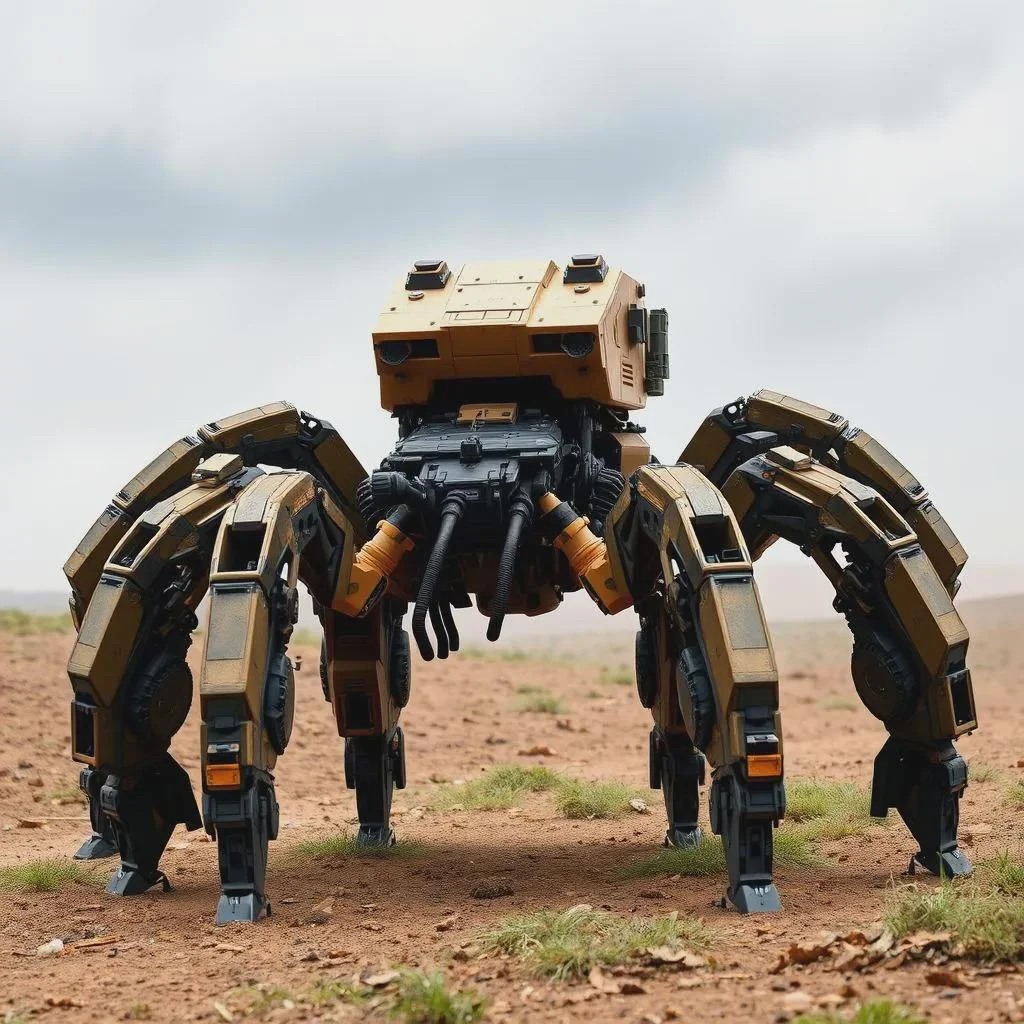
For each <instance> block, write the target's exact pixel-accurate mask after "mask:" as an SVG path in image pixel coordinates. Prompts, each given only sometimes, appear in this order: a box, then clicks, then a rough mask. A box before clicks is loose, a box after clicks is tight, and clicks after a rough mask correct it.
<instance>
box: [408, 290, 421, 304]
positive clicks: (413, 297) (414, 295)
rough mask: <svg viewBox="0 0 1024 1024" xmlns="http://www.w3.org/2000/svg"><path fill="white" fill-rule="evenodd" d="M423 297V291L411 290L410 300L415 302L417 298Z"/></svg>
mask: <svg viewBox="0 0 1024 1024" xmlns="http://www.w3.org/2000/svg"><path fill="white" fill-rule="evenodd" d="M422 298H423V292H409V301H410V302H415V301H416V300H417V299H422Z"/></svg>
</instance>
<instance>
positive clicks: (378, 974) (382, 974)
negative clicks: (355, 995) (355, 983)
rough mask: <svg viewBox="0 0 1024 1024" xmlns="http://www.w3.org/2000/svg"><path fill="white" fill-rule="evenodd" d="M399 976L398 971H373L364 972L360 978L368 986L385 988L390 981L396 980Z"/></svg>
mask: <svg viewBox="0 0 1024 1024" xmlns="http://www.w3.org/2000/svg"><path fill="white" fill-rule="evenodd" d="M399 977H400V975H399V973H398V971H374V972H373V973H371V974H364V975H363V976H362V978H361V979H360V980H361V981H362V983H363V984H364V985H369V986H370V988H386V987H387V986H388V985H390V984H391V983H392V982H395V981H398V979H399Z"/></svg>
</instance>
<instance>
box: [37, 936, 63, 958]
mask: <svg viewBox="0 0 1024 1024" xmlns="http://www.w3.org/2000/svg"><path fill="white" fill-rule="evenodd" d="M63 952H64V941H63V940H62V939H50V941H49V942H44V943H43V944H42V945H41V946H40V947H39V948H38V949H37V950H36V956H54V955H55V954H57V953H63Z"/></svg>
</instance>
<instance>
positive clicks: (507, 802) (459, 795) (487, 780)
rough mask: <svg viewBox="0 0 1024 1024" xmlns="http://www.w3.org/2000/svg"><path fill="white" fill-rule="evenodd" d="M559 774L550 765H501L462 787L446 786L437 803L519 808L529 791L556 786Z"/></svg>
mask: <svg viewBox="0 0 1024 1024" xmlns="http://www.w3.org/2000/svg"><path fill="white" fill-rule="evenodd" d="M559 782H560V779H559V776H558V775H557V774H556V773H555V772H553V771H552V770H551V769H550V768H545V767H543V766H535V767H532V768H524V767H522V765H518V764H501V765H497V766H496V767H494V768H491V769H490V770H489V771H487V772H485V773H484V774H483V775H481V776H480V778H478V779H471V780H470V781H469V782H466V783H464V784H463V785H461V786H446V787H445V788H444V789H443V790H442V791H441V792H440V793H439V794H438V796H437V799H436V800H435V802H434V806H435V807H437V808H439V809H441V810H446V809H451V808H455V807H462V808H465V809H466V810H472V811H496V810H497V811H501V810H507V809H508V808H509V807H515V806H516V804H517V802H519V801H521V800H522V799H523V797H524V796H526V795H527V794H528V793H543V792H547V791H548V790H552V789H556V788H557V787H558V785H559Z"/></svg>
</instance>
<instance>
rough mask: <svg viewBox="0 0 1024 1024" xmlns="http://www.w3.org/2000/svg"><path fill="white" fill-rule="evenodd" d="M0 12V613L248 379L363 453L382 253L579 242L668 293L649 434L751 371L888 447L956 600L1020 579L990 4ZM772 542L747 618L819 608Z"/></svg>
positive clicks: (540, 254) (1017, 27)
mask: <svg viewBox="0 0 1024 1024" xmlns="http://www.w3.org/2000/svg"><path fill="white" fill-rule="evenodd" d="M442 13H443V16H442ZM0 18H2V25H3V32H2V33H0V344H2V346H3V369H4V374H3V381H4V384H5V387H4V401H3V403H2V406H0V419H2V422H0V427H2V429H3V436H4V438H5V458H4V493H5V498H6V499H7V500H5V501H3V502H2V503H0V530H2V531H3V535H4V536H5V537H7V538H8V543H7V544H5V547H4V555H3V560H2V562H0V587H2V588H4V590H5V593H4V594H3V595H0V597H3V600H4V603H7V597H8V595H7V593H6V592H7V591H36V592H43V595H44V597H43V599H44V601H46V600H51V599H52V595H55V594H57V593H58V592H60V591H62V589H63V577H62V575H61V572H60V566H61V564H62V563H63V560H64V558H65V557H66V555H67V554H68V552H69V551H70V550H71V549H72V548H73V546H74V544H75V543H76V542H77V540H78V539H79V537H80V536H81V534H82V533H83V532H84V530H85V529H86V527H87V526H88V525H89V523H91V521H92V519H93V518H94V517H95V516H96V514H97V513H98V512H99V510H100V509H101V508H102V507H103V506H104V505H105V504H106V503H107V501H108V500H109V497H110V495H111V494H112V493H113V492H114V491H115V490H116V489H117V488H118V487H119V486H120V485H121V484H122V483H123V482H124V481H125V480H126V479H128V478H129V477H130V476H131V475H132V474H133V473H134V472H135V471H136V469H137V468H138V467H139V466H140V465H142V464H144V463H145V462H146V461H148V459H150V458H151V457H152V456H153V455H154V454H155V453H156V452H157V451H159V450H160V449H162V448H163V447H164V446H165V445H166V444H167V443H168V442H169V441H171V440H173V439H174V438H176V437H179V436H181V435H182V434H183V433H186V432H189V431H192V430H193V429H194V428H195V427H196V426H197V425H198V424H199V423H201V422H205V421H207V420H210V419H212V418H215V417H217V416H220V415H224V414H227V413H230V412H233V411H236V410H239V409H243V408H248V407H250V406H252V405H255V404H258V403H262V402H266V401H269V400H274V399H279V398H285V399H288V400H290V401H292V402H295V403H296V404H298V405H300V406H301V407H303V408H307V409H309V410H311V411H314V412H316V413H317V414H319V415H321V416H324V417H326V418H328V419H330V420H331V421H332V422H333V423H334V424H335V425H336V426H337V427H338V428H339V429H340V430H341V431H342V433H343V434H344V435H345V437H346V439H347V440H348V441H349V443H350V444H351V445H352V447H353V448H354V449H355V451H356V452H357V454H358V455H359V456H360V457H361V458H362V459H363V461H364V464H365V465H366V466H367V467H368V468H369V467H371V466H372V465H374V464H375V463H376V461H377V460H379V458H380V457H381V456H382V455H383V454H385V452H386V449H387V446H388V444H389V443H390V439H391V437H392V436H393V428H392V424H391V423H390V422H389V420H388V418H387V416H386V415H385V414H384V413H382V412H381V411H380V409H379V407H378V406H377V397H376V391H375V387H376V380H375V377H374V372H373V361H372V355H371V348H370V341H369V330H370V327H371V324H372V322H373V318H374V316H375V314H376V312H377V310H378V307H379V306H380V305H381V303H382V302H383V299H384V296H385V295H386V293H387V290H388V288H389V286H390V284H391V283H392V280H393V279H394V278H397V277H398V276H399V275H401V274H402V273H403V272H404V271H405V269H406V267H407V265H408V264H409V262H410V261H411V260H413V259H415V258H420V257H427V256H435V255H437V256H441V257H444V258H446V259H448V261H449V262H450V263H453V264H456V265H457V264H459V263H460V262H462V261H464V260H466V259H471V258H472V259H479V258H501V257H517V258H549V257H550V258H553V259H556V260H557V261H559V262H562V261H564V260H565V259H566V258H567V257H568V256H569V255H570V254H571V253H573V252H579V251H587V250H593V251H601V252H603V253H604V254H605V255H606V256H607V258H608V259H609V260H610V261H611V262H612V263H614V264H619V265H622V266H624V267H625V268H627V269H628V271H629V272H630V273H631V274H633V275H635V276H637V277H639V278H640V279H642V280H644V281H645V282H646V283H647V286H648V296H649V302H650V303H651V304H652V305H665V306H667V307H668V309H669V312H670V317H671V344H672V370H673V377H672V380H671V382H670V383H669V385H668V388H667V395H666V397H665V398H664V399H662V400H660V401H658V400H655V401H653V402H652V403H651V405H650V407H649V408H648V409H647V410H646V412H645V413H644V414H642V418H643V420H644V421H645V422H647V423H648V424H649V425H650V437H651V440H652V443H653V445H654V450H655V453H656V454H657V455H658V456H659V457H660V458H662V459H664V460H667V459H672V458H675V456H676V455H677V454H678V452H679V450H680V449H681V448H682V446H683V444H684V443H685V441H686V439H687V438H688V437H689V435H690V433H691V432H692V430H693V429H694V428H695V427H696V425H697V423H698V422H699V421H700V419H701V417H702V416H703V415H704V414H705V413H706V412H707V411H708V410H709V409H710V408H712V407H713V406H715V405H721V404H722V403H723V402H726V401H729V400H731V399H732V398H734V397H735V396H737V395H739V394H741V393H749V392H751V391H752V390H755V389H756V388H758V387H761V386H767V387H771V388H775V389H779V390H782V391H787V392H789V393H792V394H795V395H798V396H800V397H802V398H805V399H807V400H810V401H813V402H816V403H818V404H821V405H825V406H827V407H829V408H832V409H836V410H838V411H841V412H843V413H844V414H846V415H848V416H849V417H850V418H851V420H852V421H853V422H854V423H856V424H859V425H862V426H864V427H866V428H868V429H869V430H870V431H871V432H872V433H874V434H875V435H876V436H877V437H879V438H881V439H882V440H883V442H884V443H886V444H888V445H889V446H890V447H892V449H893V450H894V451H895V452H896V453H897V454H898V455H899V456H900V457H901V458H902V459H903V460H904V461H905V462H907V463H908V464H909V465H910V466H911V467H912V468H913V469H914V470H915V472H916V473H917V474H918V476H919V477H920V479H922V480H923V481H924V482H925V484H926V485H927V486H928V487H929V488H930V490H931V492H932V494H933V496H934V498H935V499H936V501H937V502H938V504H939V505H940V507H941V508H942V510H943V511H944V513H945V514H946V516H947V518H948V519H949V521H950V522H951V523H952V524H953V526H954V527H955V529H956V530H957V532H958V533H959V534H960V535H961V538H962V539H963V541H964V543H965V544H966V546H967V548H968V550H969V551H970V553H971V556H972V564H971V566H970V567H969V569H968V571H967V573H966V574H965V580H966V583H965V591H964V594H965V596H972V597H980V596H984V595H986V594H992V593H999V592H1009V591H1014V590H1021V589H1024V569H1022V567H1024V535H1022V534H1021V532H1020V531H1019V530H1015V529H1012V528H1011V527H1012V525H1013V524H1014V523H1015V520H1016V518H1017V517H1016V515H1015V512H1014V509H1015V508H1016V507H1019V504H1020V503H1021V502H1022V501H1024V485H1022V483H1021V475H1020V474H1019V473H1018V472H1017V469H1016V466H1015V463H1014V455H1015V442H1016V435H1017V431H1018V426H1017V424H1018V420H1019V413H1018V410H1019V391H1020V384H1019V379H1020V375H1021V369H1022V362H1024V360H1022V357H1021V354H1020V326H1021V323H1022V319H1024V318H1022V305H1024V176H1022V174H1021V156H1022V149H1024V146H1022V140H1021V133H1020V130H1019V121H1020V109H1021V101H1022V99H1024V6H1022V5H1021V4H1019V3H1012V2H1005V3H994V2H975V3H969V4H968V3H941V2H916V3H915V2H905V3H901V4H899V5H894V4H891V3H886V2H864V3H860V4H857V5H855V6H849V7H840V6H837V5H821V4H813V3H782V4H777V5H773V6H772V7H771V12H770V15H769V14H768V13H767V9H766V8H765V7H764V6H763V5H762V4H756V3H723V4H718V5H714V6H713V8H712V6H710V5H705V4H697V3H678V2H674V3H664V4H656V3H646V4H645V3H633V4H629V5H623V4H621V3H615V4H612V3H602V2H590V3H586V4H576V3H560V4H550V3H539V2H533V0H525V2H519V3H516V4H515V5H513V6H512V7H509V6H508V5H474V6H473V7H471V8H470V7H459V6H456V7H454V8H452V7H446V8H444V9H443V12H442V11H441V10H440V9H439V8H437V7H436V6H434V5H430V4H424V3H422V2H415V3H380V4H375V5H365V6H360V9H359V11H358V14H353V13H351V9H350V7H349V5H341V4H312V3H293V4H288V5H269V4H263V5H260V4H255V5H236V4H208V3H197V2H191V3H190V2H183V3H177V4H174V5H167V4H158V3H142V2H140V3H133V4H124V3H120V4H116V3H95V2H92V3H80V4H76V3H53V4H46V5H27V4H15V3H11V2H0ZM1011 125H1012V126H1013V128H1012V129H1011ZM800 561H801V556H799V554H797V553H795V552H792V551H790V552H784V553H781V554H780V553H776V552H772V553H771V556H770V558H769V559H768V560H767V563H766V566H765V572H764V573H763V577H764V580H765V589H766V591H767V594H768V601H769V609H770V611H771V612H772V613H773V615H774V616H776V617H791V616H793V615H800V616H804V615H809V614H813V613H814V612H815V611H817V612H820V613H821V614H826V613H827V588H825V587H824V586H823V584H821V583H820V582H819V581H818V580H817V579H816V578H815V576H814V574H813V572H812V571H811V569H810V567H809V566H803V565H800V566H797V565H796V563H797V562H800ZM805 585H806V588H805ZM808 588H809V589H808ZM576 617H577V616H576V614H575V613H573V615H567V616H565V617H563V619H562V622H561V625H566V624H568V622H569V621H574V620H575V618H576ZM579 618H580V620H581V621H586V622H589V623H590V624H594V621H595V620H594V617H593V613H591V614H588V615H587V616H586V617H585V619H584V617H583V615H582V611H581V612H580V615H579ZM555 624H556V623H555V622H553V621H552V620H551V619H548V620H547V622H545V623H544V625H545V626H547V627H551V626H553V625H555Z"/></svg>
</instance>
